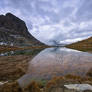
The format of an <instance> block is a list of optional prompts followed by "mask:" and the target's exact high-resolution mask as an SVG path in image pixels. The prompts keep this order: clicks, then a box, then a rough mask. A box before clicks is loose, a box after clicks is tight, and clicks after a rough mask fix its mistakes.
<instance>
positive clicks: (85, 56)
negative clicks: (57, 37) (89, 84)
mask: <svg viewBox="0 0 92 92" xmlns="http://www.w3.org/2000/svg"><path fill="white" fill-rule="evenodd" d="M91 67H92V54H90V53H87V52H81V51H77V50H72V49H68V48H47V49H45V50H43V51H41V52H40V53H39V54H38V55H36V56H35V57H34V58H33V59H32V60H31V61H30V62H29V67H28V71H27V74H26V75H24V76H23V77H21V78H20V79H19V80H18V81H19V83H20V85H22V86H25V85H27V84H28V83H29V82H30V80H32V79H51V78H52V77H54V76H61V75H65V74H75V75H82V76H83V75H85V74H86V72H87V71H88V70H89V69H90V68H91ZM23 83H25V84H23Z"/></svg>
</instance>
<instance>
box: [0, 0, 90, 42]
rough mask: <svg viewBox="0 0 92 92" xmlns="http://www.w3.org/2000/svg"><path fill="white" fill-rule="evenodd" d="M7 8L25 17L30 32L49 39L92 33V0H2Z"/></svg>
mask: <svg viewBox="0 0 92 92" xmlns="http://www.w3.org/2000/svg"><path fill="white" fill-rule="evenodd" d="M7 12H11V13H13V14H15V15H16V16H18V17H19V18H21V19H22V20H24V21H25V22H26V24H27V27H28V28H29V31H30V33H31V34H33V35H34V36H35V37H36V38H38V39H39V40H41V41H43V42H46V43H48V42H49V41H50V40H57V41H61V42H66V43H71V42H74V41H78V40H82V39H85V38H87V37H89V36H92V32H91V29H92V0H89V1H87V0H31V1H30V0H1V1H0V14H5V13H7ZM31 24H32V25H33V29H31ZM72 39H73V40H72Z"/></svg>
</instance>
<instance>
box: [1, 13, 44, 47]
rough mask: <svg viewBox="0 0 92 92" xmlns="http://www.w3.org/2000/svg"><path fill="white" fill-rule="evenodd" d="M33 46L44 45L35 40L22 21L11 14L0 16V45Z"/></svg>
mask: <svg viewBox="0 0 92 92" xmlns="http://www.w3.org/2000/svg"><path fill="white" fill-rule="evenodd" d="M2 44H4V45H14V46H33V45H44V44H43V43H41V42H40V41H38V40H37V39H35V38H34V37H33V36H32V35H31V34H30V33H29V32H28V29H27V27H26V24H25V22H24V21H23V20H21V19H19V18H18V17H16V16H14V15H13V14H11V13H7V14H6V15H0V45H2Z"/></svg>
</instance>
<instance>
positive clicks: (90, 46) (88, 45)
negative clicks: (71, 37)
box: [66, 37, 92, 51]
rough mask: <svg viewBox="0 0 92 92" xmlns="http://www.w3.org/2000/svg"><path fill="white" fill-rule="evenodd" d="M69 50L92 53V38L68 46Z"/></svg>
mask: <svg viewBox="0 0 92 92" xmlns="http://www.w3.org/2000/svg"><path fill="white" fill-rule="evenodd" d="M66 47H68V48H73V49H78V50H82V51H92V37H90V38H88V39H85V40H82V41H79V42H76V43H73V44H70V45H67V46H66Z"/></svg>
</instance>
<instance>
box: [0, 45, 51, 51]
mask: <svg viewBox="0 0 92 92" xmlns="http://www.w3.org/2000/svg"><path fill="white" fill-rule="evenodd" d="M48 47H50V46H45V45H42V46H25V47H16V46H5V45H0V52H8V51H16V50H28V49H32V50H33V49H44V48H48Z"/></svg>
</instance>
